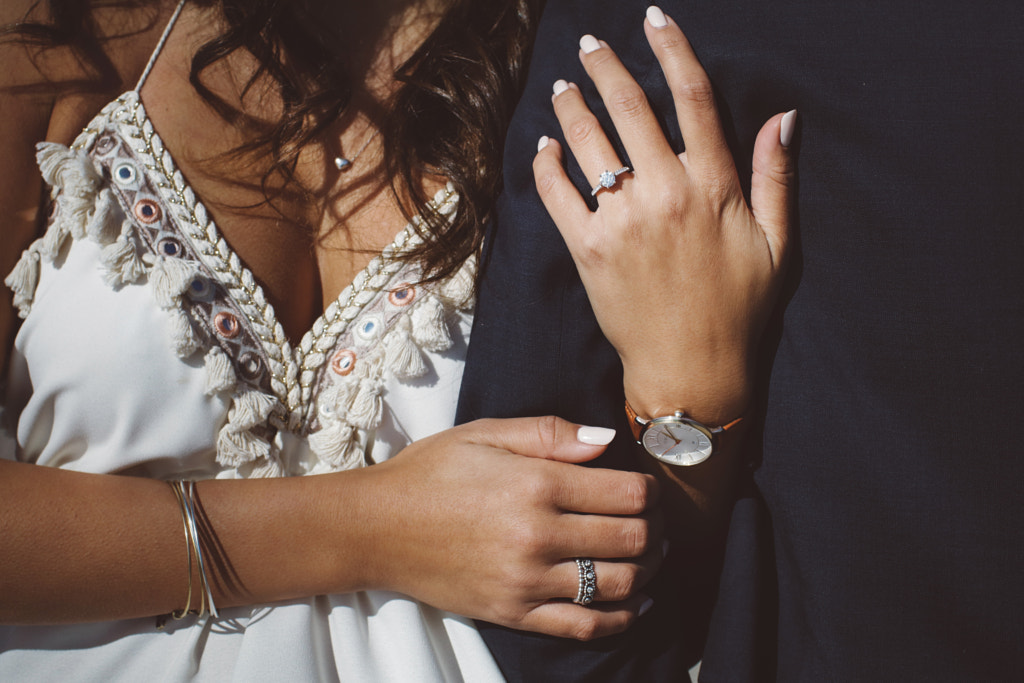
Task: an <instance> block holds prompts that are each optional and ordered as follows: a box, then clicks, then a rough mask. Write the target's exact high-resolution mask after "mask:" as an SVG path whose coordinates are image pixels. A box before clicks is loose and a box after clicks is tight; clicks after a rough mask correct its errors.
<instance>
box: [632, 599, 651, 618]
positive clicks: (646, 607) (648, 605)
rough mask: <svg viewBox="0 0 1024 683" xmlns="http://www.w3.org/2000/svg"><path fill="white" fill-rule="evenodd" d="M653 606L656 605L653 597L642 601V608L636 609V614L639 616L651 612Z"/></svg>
mask: <svg viewBox="0 0 1024 683" xmlns="http://www.w3.org/2000/svg"><path fill="white" fill-rule="evenodd" d="M652 607H654V599H653V598H647V599H646V600H644V601H643V602H642V603H640V609H638V610H637V611H636V615H637V616H638V617H642V616H643V615H645V614H647V613H648V612H650V611H651V608H652Z"/></svg>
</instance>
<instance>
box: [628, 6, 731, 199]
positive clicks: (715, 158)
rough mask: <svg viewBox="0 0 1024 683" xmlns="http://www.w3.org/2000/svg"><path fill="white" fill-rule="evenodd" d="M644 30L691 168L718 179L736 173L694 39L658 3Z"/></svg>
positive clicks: (649, 15)
mask: <svg viewBox="0 0 1024 683" xmlns="http://www.w3.org/2000/svg"><path fill="white" fill-rule="evenodd" d="M644 31H645V32H646V33H647V40H648V41H649V42H650V44H651V48H652V49H653V50H654V54H655V56H656V57H657V58H658V62H659V63H660V64H661V69H662V71H663V72H664V73H665V80H666V81H667V82H668V87H669V90H671V92H672V99H673V101H674V102H675V106H676V117H677V119H678V120H679V130H680V132H681V133H682V135H683V143H684V144H685V146H686V162H687V165H688V167H689V169H690V170H691V172H696V173H700V174H712V175H711V177H712V178H713V179H715V180H716V181H718V180H720V179H725V178H730V177H735V170H734V166H733V162H732V155H731V154H730V152H729V146H728V144H726V141H725V135H724V134H723V132H722V126H721V122H720V120H719V118H718V108H717V106H716V105H715V94H714V90H713V89H712V87H711V81H710V79H708V75H707V73H705V72H704V68H703V67H702V66H701V65H700V61H698V60H697V55H695V54H694V52H693V48H692V47H690V42H689V41H688V40H687V39H686V36H684V35H683V32H682V31H681V30H680V29H679V26H677V25H676V23H675V22H674V21H672V19H671V18H670V17H667V16H665V14H664V13H663V12H662V11H661V10H660V9H658V8H657V7H650V8H648V11H647V21H645V22H644Z"/></svg>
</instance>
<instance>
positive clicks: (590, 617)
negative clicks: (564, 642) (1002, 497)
mask: <svg viewBox="0 0 1024 683" xmlns="http://www.w3.org/2000/svg"><path fill="white" fill-rule="evenodd" d="M600 628H601V622H600V618H599V615H598V613H597V612H595V611H593V610H587V611H586V612H585V613H584V615H583V616H582V617H580V618H579V620H578V621H577V622H576V623H575V624H573V625H572V630H571V632H570V634H569V635H570V637H572V638H574V639H576V640H584V641H586V640H593V639H594V638H596V637H597V636H598V635H600Z"/></svg>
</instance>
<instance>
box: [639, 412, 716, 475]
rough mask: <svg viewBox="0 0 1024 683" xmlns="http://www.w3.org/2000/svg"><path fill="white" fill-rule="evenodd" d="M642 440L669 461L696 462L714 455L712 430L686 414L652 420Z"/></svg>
mask: <svg viewBox="0 0 1024 683" xmlns="http://www.w3.org/2000/svg"><path fill="white" fill-rule="evenodd" d="M640 442H641V443H642V444H643V446H644V448H645V449H647V452H648V453H650V454H651V455H653V456H654V457H655V458H657V459H658V460H661V461H662V462H667V463H668V464H670V465H682V466H684V467H686V466H689V465H697V464H699V463H702V462H704V461H705V460H707V459H708V458H709V457H711V449H712V445H711V434H709V433H708V432H706V431H705V430H703V429H701V428H700V427H698V426H697V425H696V424H694V423H692V422H691V421H689V420H685V419H684V418H677V417H662V418H657V419H655V420H651V421H650V422H649V423H648V425H647V428H646V429H645V430H644V433H643V434H642V435H641V437H640Z"/></svg>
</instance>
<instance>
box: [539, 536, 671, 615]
mask: <svg viewBox="0 0 1024 683" xmlns="http://www.w3.org/2000/svg"><path fill="white" fill-rule="evenodd" d="M661 560H662V555H661V549H660V548H655V549H652V550H650V551H648V552H647V553H645V554H644V555H643V557H641V558H637V559H636V560H594V561H593V571H594V575H595V576H594V584H595V587H596V589H597V590H596V593H595V595H594V599H595V600H596V601H598V602H619V601H622V600H626V599H627V598H630V597H632V596H633V595H635V594H636V593H637V592H638V591H640V590H641V589H642V588H643V587H644V586H645V585H647V583H648V582H649V581H650V580H651V579H652V578H654V575H655V574H656V573H657V571H658V567H660V566H661ZM579 575H580V566H579V565H578V564H577V563H576V561H575V560H574V559H573V560H567V561H565V562H559V563H558V564H557V565H555V566H554V567H552V568H551V571H550V572H549V579H550V581H551V584H550V594H551V597H555V598H568V599H569V600H573V599H575V598H577V597H579V592H580V590H579Z"/></svg>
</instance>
